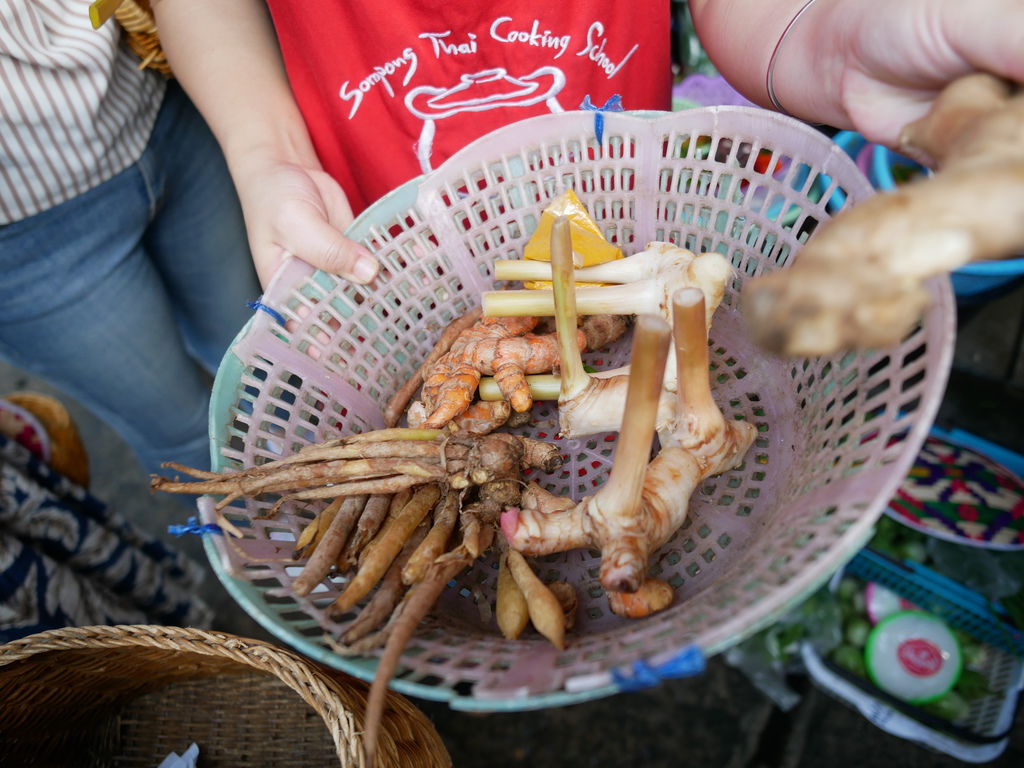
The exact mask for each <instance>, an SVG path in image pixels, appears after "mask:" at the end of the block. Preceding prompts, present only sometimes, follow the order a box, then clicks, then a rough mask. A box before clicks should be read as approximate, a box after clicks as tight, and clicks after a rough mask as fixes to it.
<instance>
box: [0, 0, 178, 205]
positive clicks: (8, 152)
mask: <svg viewBox="0 0 1024 768" xmlns="http://www.w3.org/2000/svg"><path fill="white" fill-rule="evenodd" d="M120 37H121V27H120V26H119V25H118V24H117V23H115V22H114V21H113V20H111V21H108V22H107V23H106V24H104V25H103V26H102V27H101V28H100V29H98V30H94V29H93V28H92V25H91V24H90V22H89V6H88V3H87V2H86V1H85V0H0V225H2V224H9V223H11V222H13V221H18V220H20V219H24V218H26V217H28V216H32V215H33V214H36V213H39V212H40V211H44V210H47V209H49V208H52V207H53V206H55V205H58V204H60V203H62V202H64V201H66V200H70V199H71V198H73V197H75V196H77V195H80V194H82V193H83V192H86V191H88V190H89V189H92V188H93V187H95V186H97V185H98V184H101V183H103V182H104V181H106V180H107V179H109V178H111V177H112V176H114V175H115V174H117V173H120V172H121V171H123V170H124V169H125V168H127V167H128V166H129V165H131V164H132V163H134V162H135V161H136V160H138V159H139V157H140V156H141V155H142V152H143V150H144V149H145V147H146V142H147V141H148V140H149V134H150V132H151V131H152V129H153V123H154V122H155V121H156V115H157V112H158V111H159V109H160V102H161V100H162V98H163V92H164V88H165V87H166V84H165V82H164V80H163V77H162V75H160V74H158V73H156V72H154V71H152V70H145V71H140V70H139V69H138V58H137V57H136V56H135V55H134V54H133V53H132V52H131V51H130V50H129V49H128V48H127V46H124V45H121V44H120Z"/></svg>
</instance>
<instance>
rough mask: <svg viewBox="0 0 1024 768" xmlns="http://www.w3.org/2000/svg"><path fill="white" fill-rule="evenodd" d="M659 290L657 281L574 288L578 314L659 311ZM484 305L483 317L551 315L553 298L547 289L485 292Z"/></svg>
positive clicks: (552, 312) (553, 310) (659, 312)
mask: <svg viewBox="0 0 1024 768" xmlns="http://www.w3.org/2000/svg"><path fill="white" fill-rule="evenodd" d="M661 293H662V292H661V291H660V290H659V286H658V283H657V281H656V280H640V281H638V282H636V283H627V284H625V285H605V286H601V287H599V288H592V287H584V288H580V289H578V290H577V291H576V309H577V311H578V312H579V313H580V314H581V315H633V314H636V313H637V312H655V313H658V314H662V313H661V311H660V309H659V302H660V299H661ZM483 307H484V316H486V317H552V316H553V315H554V314H555V299H554V294H553V292H552V291H551V290H549V289H543V290H536V291H528V290H522V291H516V290H513V291H484V293H483Z"/></svg>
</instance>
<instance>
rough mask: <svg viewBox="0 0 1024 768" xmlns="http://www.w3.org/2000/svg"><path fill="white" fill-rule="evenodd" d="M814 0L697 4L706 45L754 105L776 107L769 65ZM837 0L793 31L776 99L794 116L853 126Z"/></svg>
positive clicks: (777, 74) (818, 0) (782, 54)
mask: <svg viewBox="0 0 1024 768" xmlns="http://www.w3.org/2000/svg"><path fill="white" fill-rule="evenodd" d="M806 4H807V0H774V1H766V0H690V13H691V15H692V16H693V22H694V28H695V29H696V30H697V35H698V36H699V37H700V41H701V45H702V46H703V47H704V49H705V50H706V51H707V53H708V56H709V57H710V58H711V61H712V62H713V63H714V65H715V67H716V68H717V69H718V71H719V72H720V73H721V74H722V76H723V77H725V79H726V80H728V81H729V83H730V84H731V85H732V86H733V87H734V88H736V90H738V91H740V92H741V93H742V94H743V95H744V96H746V97H747V98H749V99H750V100H751V101H754V102H756V103H757V104H760V105H762V106H766V107H771V106H772V104H771V101H770V100H769V98H768V91H767V88H766V75H767V72H768V65H769V62H770V60H771V57H772V53H773V52H774V51H775V49H776V46H777V45H778V44H779V40H780V38H781V37H782V35H783V33H784V32H785V31H786V28H787V27H788V26H789V24H790V22H791V21H792V20H793V19H794V17H796V15H797V14H798V13H800V11H801V9H803V8H804V6H805V5H806ZM834 5H835V0H815V2H813V3H812V4H811V5H810V6H809V7H807V8H806V10H804V12H803V13H802V14H801V15H800V18H799V19H798V20H797V22H796V23H795V24H793V26H792V28H790V30H789V32H788V34H786V38H785V40H784V41H783V43H782V45H781V46H780V47H779V50H778V53H777V54H776V60H775V69H774V76H773V79H772V80H773V84H774V91H775V96H776V98H777V99H778V101H779V103H780V104H781V105H782V106H783V107H784V108H785V110H786V111H787V112H790V113H791V114H794V115H796V116H798V117H802V118H805V119H809V120H814V121H817V122H824V123H828V124H830V125H834V126H837V127H844V126H846V125H848V123H849V118H848V117H847V115H846V112H845V110H844V109H843V106H842V104H841V89H840V83H841V79H842V69H841V67H842V61H841V59H840V57H839V56H838V55H832V54H838V52H839V51H841V50H842V46H841V45H840V44H839V35H841V30H840V29H838V28H833V27H834V25H833V24H832V23H831V22H832V17H831V11H832V7H833V6H834Z"/></svg>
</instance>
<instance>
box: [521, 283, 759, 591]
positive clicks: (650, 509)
mask: <svg viewBox="0 0 1024 768" xmlns="http://www.w3.org/2000/svg"><path fill="white" fill-rule="evenodd" d="M673 304H674V312H673V318H674V329H673V330H674V336H675V348H676V365H677V378H678V393H677V401H676V417H675V421H674V423H673V424H671V425H670V426H669V427H667V428H666V429H664V430H662V432H661V442H662V447H661V451H660V453H659V454H658V456H657V457H656V458H655V459H654V460H653V461H651V462H650V464H648V463H647V459H648V456H649V454H650V448H651V441H652V438H653V435H654V430H655V418H656V414H657V406H658V398H659V397H660V392H661V373H660V371H659V370H658V364H657V360H658V359H659V357H662V359H663V356H664V351H662V350H664V348H665V346H666V345H667V343H668V342H667V337H668V331H667V328H662V329H660V330H659V329H658V326H657V322H656V320H655V319H654V318H651V317H644V318H641V319H639V320H638V323H637V330H636V334H635V336H634V350H633V356H632V358H631V361H630V371H631V373H630V387H629V391H628V394H627V406H626V408H627V410H628V413H629V414H630V418H629V419H627V420H626V421H625V423H624V424H623V427H622V431H621V432H620V434H619V441H618V446H617V448H616V452H615V459H614V463H613V465H612V471H611V474H610V475H609V477H608V480H607V481H606V482H605V484H604V486H602V487H601V489H600V490H599V491H598V492H597V493H595V494H594V495H593V496H589V497H586V498H584V499H582V500H581V501H579V502H578V503H575V502H573V501H572V500H571V499H561V498H559V497H556V496H553V495H552V494H550V493H547V492H546V491H544V490H543V489H541V488H540V487H539V486H537V485H535V484H531V485H530V486H528V487H527V489H526V490H525V491H524V492H523V499H522V506H521V507H519V508H510V509H508V510H506V512H505V513H504V514H503V515H502V519H501V527H502V531H503V533H504V535H505V537H506V539H507V540H508V542H509V545H510V546H511V547H512V548H513V549H517V550H519V551H521V552H523V553H524V554H527V555H543V554H551V553H554V552H564V551H567V550H570V549H576V548H578V547H594V548H597V549H599V550H600V551H601V569H600V580H601V583H602V585H603V586H604V587H605V589H606V590H608V591H609V592H635V591H636V590H637V589H639V588H640V586H641V585H642V584H643V582H644V580H645V577H646V572H647V560H648V557H649V556H650V554H651V553H652V552H653V551H654V550H655V549H657V548H658V547H660V546H661V545H662V544H664V543H665V542H666V541H667V540H668V539H669V537H670V536H671V535H672V533H673V532H674V531H676V530H677V529H678V528H679V527H680V526H681V525H682V523H683V521H684V520H685V519H686V514H687V510H688V507H689V501H690V497H691V495H692V494H693V492H694V490H695V489H696V488H697V487H698V485H699V484H700V482H701V480H703V479H704V478H705V477H708V476H710V475H713V474H718V473H720V472H724V471H727V470H729V469H731V468H733V467H735V466H737V465H738V464H739V463H740V462H742V460H743V456H744V454H745V453H746V451H747V449H748V448H749V447H750V445H751V443H752V442H753V440H754V437H755V435H756V429H755V428H754V426H753V425H751V424H748V423H747V422H744V421H732V420H726V419H725V417H724V416H723V415H722V412H721V411H720V410H719V409H718V407H717V405H716V404H715V402H714V399H713V397H712V394H711V386H710V381H709V378H708V350H707V327H706V324H705V303H704V296H703V294H702V293H701V292H700V291H699V290H697V289H692V288H691V289H683V290H681V291H679V292H677V294H676V295H675V296H674V297H673ZM662 365H663V364H662ZM638 366H640V367H638ZM652 377H654V378H653V379H652Z"/></svg>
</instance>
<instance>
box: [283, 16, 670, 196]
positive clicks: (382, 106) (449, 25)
mask: <svg viewBox="0 0 1024 768" xmlns="http://www.w3.org/2000/svg"><path fill="white" fill-rule="evenodd" d="M269 5H270V9H271V13H272V15H273V18H274V24H275V26H276V28H277V35H278V39H279V41H280V44H281V50H282V52H283V54H284V60H285V65H286V66H287V69H288V76H289V79H290V81H291V85H292V89H293V90H294V92H295V97H296V99H297V101H298V104H299V108H300V109H301V110H302V115H303V117H304V118H305V120H306V124H307V126H308V128H309V132H310V134H311V136H312V138H313V144H314V146H315V147H316V151H317V154H318V155H319V157H320V161H321V163H323V165H324V168H325V170H326V171H327V172H328V173H330V174H331V175H332V176H334V178H335V179H337V180H338V182H339V183H340V184H341V185H342V187H343V188H344V190H345V192H346V193H347V194H348V197H349V201H350V203H351V204H352V208H353V211H354V212H356V213H358V212H359V211H361V210H362V209H363V208H365V207H366V206H367V205H369V204H370V203H372V202H373V201H374V200H376V199H377V198H379V197H380V196H381V195H383V194H385V193H386V192H388V191H390V190H391V189H394V188H395V187H397V186H398V185H399V184H401V183H403V182H405V181H408V180H409V179H411V178H413V177H415V176H417V175H419V174H420V173H423V172H425V171H427V170H429V169H430V168H436V167H437V166H438V165H440V164H441V163H442V162H443V161H444V160H445V159H446V158H448V157H450V156H451V155H452V154H453V153H454V152H456V151H457V150H459V149H460V148H462V147H464V146H465V145H466V144H468V143H469V142H471V141H472V140H473V139H476V138H478V137H480V136H482V135H484V134H485V133H488V132H490V131H492V130H494V129H495V128H498V127H500V126H502V125H506V124H508V123H511V122H514V121H516V120H522V119H524V118H526V117H530V116H533V115H538V114H544V113H546V112H561V111H569V110H576V109H579V108H580V104H581V103H582V101H583V99H584V97H585V96H589V97H590V100H591V102H592V103H593V104H594V105H598V106H600V105H603V104H605V102H607V100H608V99H609V98H610V97H611V96H613V95H615V94H620V95H621V96H622V106H623V107H624V108H625V109H668V106H669V102H670V97H671V65H670V50H669V36H670V33H669V3H668V2H666V0H637V1H636V2H631V3H626V2H578V1H577V2H573V1H571V0H570V1H563V2H550V0H548V1H546V2H545V1H544V0H517V1H516V2H515V3H508V4H507V5H508V6H509V7H508V8H501V9H499V5H500V4H499V3H497V2H495V3H483V2H471V1H467V0H442V1H441V2H436V1H435V0H419V1H418V2H416V3H415V4H413V3H401V2H380V1H379V0H377V2H373V1H372V0H269Z"/></svg>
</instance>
